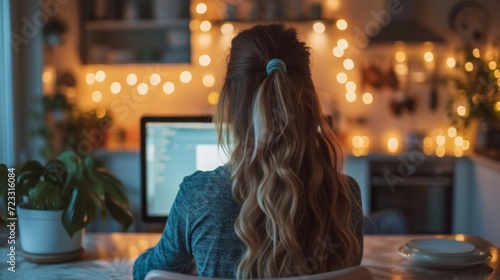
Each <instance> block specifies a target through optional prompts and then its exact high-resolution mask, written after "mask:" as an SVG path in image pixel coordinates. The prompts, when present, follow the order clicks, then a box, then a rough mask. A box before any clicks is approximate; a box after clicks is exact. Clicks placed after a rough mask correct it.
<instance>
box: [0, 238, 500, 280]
mask: <svg viewBox="0 0 500 280" xmlns="http://www.w3.org/2000/svg"><path fill="white" fill-rule="evenodd" d="M422 237H442V238H452V239H456V240H459V241H468V242H470V243H473V244H475V245H476V246H478V247H479V248H481V249H484V250H488V251H489V252H490V253H491V254H492V258H491V260H490V261H489V262H487V263H486V264H481V265H476V266H472V267H469V268H464V269H454V270H437V269H429V268H422V267H419V266H417V265H415V264H414V263H412V262H411V261H409V260H406V259H404V258H402V257H401V256H399V255H398V253H397V249H398V248H399V247H400V246H401V245H403V244H404V243H406V242H407V241H408V240H410V239H413V238H422ZM159 238H160V234H154V233H100V234H96V233H88V234H87V235H86V236H85V238H84V242H83V247H84V248H85V253H84V255H83V256H82V257H81V258H80V259H79V260H78V261H74V262H69V263H61V264H51V265H40V264H34V263H30V262H27V261H25V260H24V259H23V257H22V256H21V255H20V254H19V253H17V254H16V272H10V271H8V270H7V268H8V267H9V265H8V264H7V262H6V261H7V256H6V254H7V252H8V248H7V247H5V246H4V247H0V279H96V280H97V279H132V266H133V263H134V260H135V259H136V258H137V257H138V256H139V255H140V254H141V253H142V252H143V251H145V250H146V249H148V248H150V247H152V246H154V245H155V244H156V243H157V241H158V240H159ZM499 255H500V250H499V248H497V247H495V246H493V245H492V244H491V243H489V242H487V241H485V240H484V239H482V238H480V237H476V236H468V235H460V234H458V235H433V236H430V235H366V236H365V239H364V255H363V261H362V263H361V265H363V266H365V267H367V268H368V269H369V270H370V271H371V272H372V275H373V278H374V279H500V258H499Z"/></svg>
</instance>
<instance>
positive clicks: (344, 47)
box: [337, 38, 349, 50]
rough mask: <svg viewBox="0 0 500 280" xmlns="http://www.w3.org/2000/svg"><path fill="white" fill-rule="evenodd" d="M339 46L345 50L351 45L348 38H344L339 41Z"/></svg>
mask: <svg viewBox="0 0 500 280" xmlns="http://www.w3.org/2000/svg"><path fill="white" fill-rule="evenodd" d="M337 46H339V47H340V48H341V49H343V50H345V49H347V48H348V47H349V43H348V42H347V40H346V39H344V38H342V39H339V40H338V41H337Z"/></svg>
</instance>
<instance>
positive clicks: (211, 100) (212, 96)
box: [208, 91, 219, 105]
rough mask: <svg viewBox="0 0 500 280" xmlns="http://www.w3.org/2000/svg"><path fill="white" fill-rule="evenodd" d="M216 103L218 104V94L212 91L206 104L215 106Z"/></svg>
mask: <svg viewBox="0 0 500 280" xmlns="http://www.w3.org/2000/svg"><path fill="white" fill-rule="evenodd" d="M217 102H219V93H218V92H216V91H213V92H211V93H210V94H209V95H208V103H209V104H211V105H216V104H217Z"/></svg>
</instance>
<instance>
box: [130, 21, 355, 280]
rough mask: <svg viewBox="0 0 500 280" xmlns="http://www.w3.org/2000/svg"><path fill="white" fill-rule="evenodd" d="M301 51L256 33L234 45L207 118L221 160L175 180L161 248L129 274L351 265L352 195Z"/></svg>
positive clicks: (266, 272) (272, 272)
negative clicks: (223, 153) (211, 118)
mask: <svg viewBox="0 0 500 280" xmlns="http://www.w3.org/2000/svg"><path fill="white" fill-rule="evenodd" d="M309 62H310V61H309V50H308V48H307V47H306V46H305V44H304V43H302V42H300V41H299V40H298V39H297V34H296V32H295V30H293V29H286V28H285V27H284V26H282V25H258V26H255V27H253V28H251V29H248V30H246V31H243V32H241V33H239V34H238V35H237V36H236V37H235V38H234V39H233V40H232V46H231V51H230V54H229V61H228V65H227V73H226V78H225V82H224V85H223V87H222V91H221V94H220V99H219V103H218V108H217V114H216V116H215V122H216V126H217V131H218V135H219V143H220V144H221V145H222V146H223V147H224V148H225V149H226V150H227V151H228V152H229V153H230V154H231V157H230V160H229V162H228V164H226V165H225V166H222V167H219V168H217V169H215V170H214V171H210V172H196V173H194V174H193V175H191V176H188V177H186V178H185V179H184V181H183V182H182V184H181V186H180V191H179V194H178V196H177V198H176V200H175V203H174V206H173V207H172V210H171V212H170V216H169V219H168V222H167V225H166V227H165V231H164V233H163V236H162V238H161V240H160V241H159V242H158V244H157V245H156V246H155V247H154V248H152V249H150V250H148V251H146V252H145V253H144V254H143V255H141V256H140V257H139V258H138V259H137V261H136V263H135V265H134V277H135V278H137V279H141V278H143V277H144V276H145V274H146V273H147V272H148V271H149V270H152V269H162V270H169V271H176V272H188V270H189V268H190V264H191V261H192V260H194V261H195V263H196V269H197V272H198V274H199V275H200V276H205V277H219V278H239V279H250V278H271V277H287V276H293V275H306V274H316V273H321V272H327V271H331V270H335V269H341V268H346V267H350V266H355V265H359V263H360V261H361V256H362V240H363V233H362V232H363V214H362V210H361V199H360V193H359V187H358V186H357V184H356V183H355V181H354V180H352V179H350V178H349V177H347V176H345V175H343V174H342V173H341V172H342V158H341V153H340V149H339V145H338V143H337V141H336V140H335V135H334V134H333V132H332V130H331V129H330V127H329V126H328V124H327V122H326V120H325V119H324V118H323V116H322V114H321V108H320V105H319V101H318V97H317V94H316V92H315V88H314V85H313V82H312V79H311V72H310V69H309Z"/></svg>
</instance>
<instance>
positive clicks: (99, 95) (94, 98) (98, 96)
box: [92, 90, 102, 103]
mask: <svg viewBox="0 0 500 280" xmlns="http://www.w3.org/2000/svg"><path fill="white" fill-rule="evenodd" d="M101 100H102V92H100V91H98V90H96V91H94V92H93V93H92V101H93V102H94V103H99V102H101Z"/></svg>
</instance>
